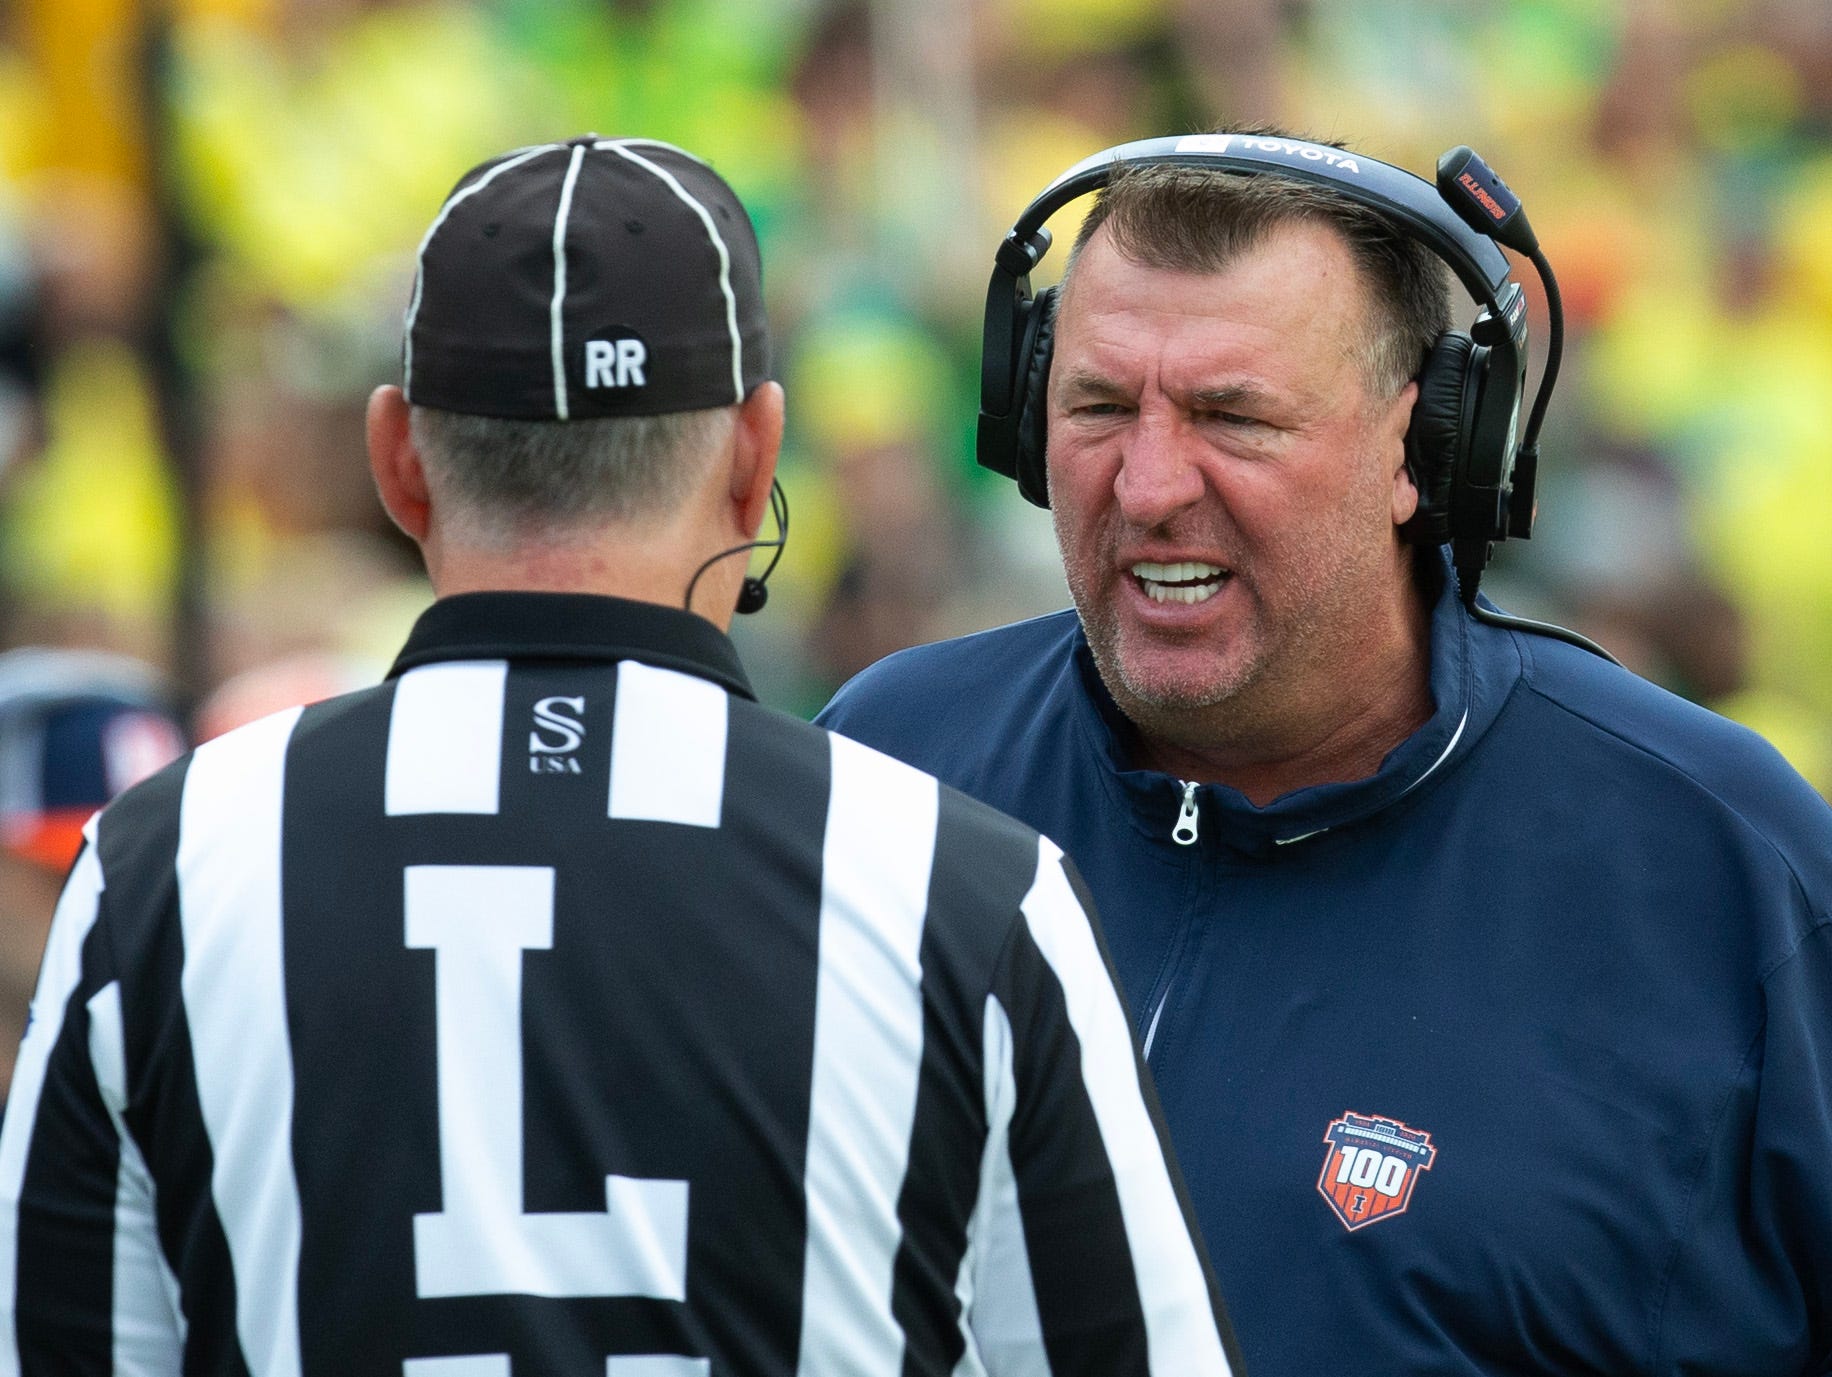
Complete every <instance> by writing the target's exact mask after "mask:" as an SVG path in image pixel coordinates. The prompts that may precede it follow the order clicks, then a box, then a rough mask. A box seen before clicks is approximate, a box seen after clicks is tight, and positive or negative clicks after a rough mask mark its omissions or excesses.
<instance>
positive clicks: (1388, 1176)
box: [1317, 1111, 1438, 1230]
mask: <svg viewBox="0 0 1832 1377" xmlns="http://www.w3.org/2000/svg"><path fill="white" fill-rule="evenodd" d="M1323 1141H1324V1143H1325V1144H1327V1146H1328V1149H1329V1150H1328V1151H1327V1152H1325V1153H1324V1155H1323V1171H1322V1173H1321V1174H1320V1175H1319V1176H1318V1177H1317V1189H1318V1191H1320V1192H1321V1193H1322V1195H1323V1198H1324V1199H1325V1200H1327V1201H1329V1206H1330V1208H1331V1209H1332V1210H1334V1211H1335V1212H1336V1217H1337V1218H1338V1219H1340V1220H1341V1221H1342V1224H1343V1227H1344V1228H1346V1229H1349V1230H1355V1229H1359V1228H1361V1227H1363V1226H1364V1225H1367V1224H1372V1223H1374V1222H1376V1221H1377V1220H1382V1219H1391V1218H1392V1217H1393V1216H1394V1215H1397V1214H1404V1213H1405V1212H1406V1206H1408V1205H1410V1204H1411V1203H1412V1188H1413V1187H1414V1186H1416V1185H1417V1184H1418V1179H1419V1173H1420V1172H1422V1171H1430V1170H1431V1164H1432V1163H1433V1162H1434V1161H1436V1160H1437V1156H1438V1150H1437V1149H1436V1148H1435V1147H1433V1146H1432V1145H1431V1135H1430V1134H1429V1133H1427V1132H1425V1131H1424V1130H1423V1129H1418V1128H1412V1127H1409V1126H1408V1125H1406V1124H1402V1123H1401V1122H1400V1121H1399V1120H1398V1119H1383V1118H1381V1117H1380V1116H1379V1115H1377V1114H1356V1113H1354V1112H1352V1111H1351V1112H1349V1113H1346V1114H1344V1115H1343V1116H1342V1117H1341V1118H1340V1119H1337V1120H1336V1121H1335V1122H1334V1123H1332V1124H1331V1125H1330V1126H1329V1128H1328V1129H1327V1130H1325V1132H1324V1134H1323Z"/></svg>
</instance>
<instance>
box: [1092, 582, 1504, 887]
mask: <svg viewBox="0 0 1832 1377" xmlns="http://www.w3.org/2000/svg"><path fill="white" fill-rule="evenodd" d="M1437 584H1438V592H1437V597H1436V601H1435V602H1434V604H1433V606H1432V612H1431V671H1430V684H1431V697H1432V704H1433V707H1432V714H1431V717H1430V718H1429V719H1428V720H1427V721H1426V722H1425V724H1424V725H1423V726H1421V727H1420V728H1419V729H1418V730H1417V731H1415V732H1414V733H1413V734H1412V735H1411V736H1409V737H1407V738H1406V739H1405V740H1404V741H1402V742H1401V743H1400V744H1399V745H1398V746H1396V747H1394V749H1393V750H1392V751H1391V752H1389V753H1388V755H1387V758H1386V759H1385V760H1384V761H1382V762H1381V766H1380V769H1379V770H1377V771H1376V772H1375V773H1374V774H1373V775H1371V776H1369V777H1368V778H1366V779H1359V780H1354V781H1352V782H1350V783H1346V784H1318V785H1312V786H1310V787H1309V788H1304V789H1298V790H1295V791H1293V792H1292V793H1289V794H1285V795H1283V796H1281V797H1279V798H1277V799H1274V800H1273V801H1272V802H1271V803H1269V804H1267V805H1265V806H1264V807H1258V806H1255V805H1254V804H1253V803H1251V802H1249V801H1248V800H1247V798H1246V796H1245V795H1243V794H1241V793H1240V792H1239V791H1238V790H1236V789H1232V788H1229V787H1228V786H1226V785H1223V784H1204V785H1201V786H1199V787H1198V789H1197V792H1196V803H1197V810H1198V824H1199V832H1200V835H1201V836H1202V837H1203V838H1204V839H1205V840H1206V839H1209V838H1218V839H1219V841H1220V843H1221V844H1222V845H1224V846H1227V847H1230V848H1233V849H1236V850H1243V851H1248V852H1258V853H1269V852H1271V851H1273V850H1275V849H1277V848H1279V847H1282V846H1287V845H1291V844H1293V843H1296V842H1301V841H1304V840H1306V839H1308V838H1310V837H1314V836H1317V835H1320V834H1322V833H1324V832H1329V831H1332V830H1334V829H1336V828H1340V827H1346V826H1348V825H1350V824H1352V823H1356V822H1360V821H1361V820H1363V819H1365V818H1368V817H1371V816H1373V815H1374V814H1377V813H1379V812H1382V811H1383V810H1385V809H1387V808H1390V807H1392V806H1394V805H1395V804H1397V803H1398V802H1399V801H1400V800H1401V799H1404V798H1406V797H1407V796H1408V795H1410V794H1412V793H1414V792H1415V791H1418V790H1422V789H1429V788H1431V787H1432V786H1433V784H1434V783H1435V782H1437V781H1438V780H1441V779H1442V778H1444V777H1445V776H1446V775H1447V774H1449V773H1450V772H1451V771H1452V770H1453V769H1454V768H1455V767H1456V765H1457V763H1458V762H1459V761H1460V760H1461V759H1462V758H1463V757H1464V756H1466V755H1467V754H1468V753H1469V751H1470V750H1471V748H1472V747H1473V746H1474V745H1475V743H1476V742H1477V741H1478V740H1480V739H1481V737H1482V735H1483V734H1484V733H1485V732H1486V731H1487V730H1488V728H1489V727H1490V726H1491V725H1492V724H1493V722H1494V720H1495V718H1496V717H1497V716H1498V715H1499V714H1500V711H1501V707H1502V705H1503V703H1504V702H1505V701H1506V699H1507V696H1508V693H1509V691H1510V690H1511V689H1512V688H1513V686H1514V683H1515V681H1516V680H1517V679H1518V677H1519V674H1520V669H1521V665H1520V659H1519V652H1518V650H1516V649H1515V647H1514V643H1513V640H1512V638H1511V637H1509V636H1508V635H1507V634H1506V633H1505V632H1498V631H1494V630H1492V629H1490V628H1487V627H1483V626H1481V625H1480V624H1479V623H1477V622H1476V621H1475V620H1474V619H1473V618H1472V617H1470V615H1469V614H1468V613H1467V612H1466V611H1465V610H1464V608H1463V605H1462V603H1461V602H1460V601H1459V600H1458V598H1457V593H1456V584H1455V580H1454V577H1453V576H1452V575H1451V574H1450V572H1449V567H1448V560H1446V561H1445V562H1444V571H1443V576H1442V577H1441V578H1438V579H1437ZM1074 657H1075V662H1076V663H1075V668H1076V670H1077V672H1078V676H1079V680H1080V683H1081V686H1082V689H1083V692H1082V693H1081V694H1080V695H1078V697H1079V698H1080V699H1081V700H1082V705H1083V706H1082V710H1081V712H1080V713H1079V715H1080V716H1081V718H1082V722H1083V726H1084V728H1085V729H1086V730H1087V732H1088V733H1089V735H1090V736H1091V738H1092V740H1093V742H1094V743H1095V745H1096V747H1097V749H1099V750H1100V751H1102V752H1103V753H1104V756H1105V759H1106V760H1107V762H1108V765H1109V766H1110V771H1109V772H1108V773H1109V775H1110V778H1111V779H1112V780H1113V781H1114V782H1115V783H1116V785H1117V787H1118V788H1119V789H1120V790H1121V791H1122V792H1124V793H1125V794H1126V795H1128V796H1129V802H1130V805H1131V810H1132V814H1133V817H1134V820H1135V822H1136V823H1137V824H1138V825H1139V827H1140V829H1141V830H1142V831H1145V832H1147V833H1149V834H1151V835H1154V836H1157V837H1161V838H1163V839H1164V840H1165V842H1166V844H1167V845H1168V844H1169V839H1170V834H1171V829H1172V826H1173V825H1174V823H1175V820H1176V818H1177V812H1178V808H1179V806H1180V804H1181V801H1182V794H1183V784H1182V782H1181V781H1179V780H1177V779H1175V778H1173V777H1172V776H1170V775H1166V774H1161V773H1159V772H1157V771H1155V770H1141V769H1137V768H1135V767H1134V766H1133V765H1132V764H1131V752H1130V741H1131V738H1132V734H1133V730H1134V729H1133V728H1132V726H1131V724H1130V723H1129V722H1128V721H1127V720H1126V719H1125V717H1124V716H1123V715H1122V714H1121V712H1120V710H1119V708H1118V706H1117V705H1116V704H1115V703H1114V701H1113V698H1112V696H1111V695H1110V694H1109V693H1108V692H1107V688H1106V685H1105V684H1103V683H1102V682H1101V679H1100V674H1099V672H1098V671H1097V670H1096V669H1095V666H1094V656H1093V652H1092V651H1091V650H1090V649H1089V647H1088V642H1087V637H1086V635H1085V634H1084V633H1083V632H1082V631H1081V630H1080V628H1079V627H1077V630H1076V632H1075V637H1074Z"/></svg>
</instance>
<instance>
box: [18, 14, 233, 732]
mask: <svg viewBox="0 0 1832 1377" xmlns="http://www.w3.org/2000/svg"><path fill="white" fill-rule="evenodd" d="M13 15H14V17H15V20H16V23H17V29H18V32H19V36H20V42H21V44H22V46H23V48H24V50H25V51H26V53H27V54H28V56H29V58H30V60H31V62H32V65H33V68H34V73H35V75H36V77H37V79H38V82H39V84H40V86H41V89H42V91H43V97H44V102H45V115H46V118H45V126H46V128H47V130H48V131H49V140H48V144H49V146H48V147H46V148H44V149H43V150H42V162H43V163H44V170H45V171H48V172H50V173H51V174H52V175H53V178H54V180H56V181H58V182H62V183H68V184H70V185H73V186H76V187H79V188H82V189H84V194H83V195H80V196H79V197H78V198H77V199H75V200H74V201H72V202H70V203H69V206H70V213H73V214H78V215H91V216H94V215H107V216H110V217H112V218H113V219H114V220H116V221H118V222H120V223H118V224H117V225H115V226H114V227H113V228H114V230H115V231H116V232H115V233H114V234H113V235H112V236H103V239H104V242H108V243H110V244H111V245H115V246H117V247H118V245H120V244H131V245H136V246H139V247H140V248H142V249H143V250H144V252H143V255H142V261H144V263H145V264H146V268H145V274H144V277H145V280H144V281H133V282H132V283H130V284H129V283H114V282H112V281H110V280H109V279H108V278H107V276H106V274H104V275H103V279H102V280H103V281H107V282H109V286H108V289H107V291H106V292H105V293H103V294H102V296H99V297H97V298H96V299H94V300H91V299H89V298H87V297H86V298H84V300H85V309H86V310H88V311H89V312H91V314H89V315H85V316H81V317H80V318H78V319H75V320H73V321H66V322H62V324H63V326H64V327H66V328H70V329H74V330H77V331H83V330H102V331H106V332H109V333H115V334H119V335H120V336H121V337H122V338H123V339H124V341H125V342H126V343H127V344H128V345H129V347H130V348H131V349H132V350H133V353H134V355H135V358H136V359H137V361H138V362H139V364H140V367H141V370H142V373H143V376H144V377H145V378H146V380H147V385H148V387H149V390H150V391H151V394H152V398H153V404H154V413H155V418H156V425H157V427H158V437H157V438H158V440H159V443H160V447H161V450H162V452H163V454H164V456H165V459H166V463H167V466H168V474H169V477H170V482H171V489H172V501H173V507H174V510H173V524H174V529H175V534H176V537H177V549H176V557H175V567H174V570H173V585H172V602H171V607H170V613H169V617H170V620H169V623H168V630H167V644H168V646H169V658H170V664H171V670H172V676H173V682H174V688H175V691H176V693H177V695H178V699H179V706H180V708H181V709H183V710H184V711H185V713H186V714H187V716H188V715H189V714H190V712H191V711H192V709H193V708H194V707H195V705H196V702H197V700H198V698H199V697H200V696H201V693H202V691H203V689H204V688H205V687H206V686H207V685H208V683H209V682H210V666H209V664H208V657H207V653H206V644H205V635H204V629H205V623H204V616H203V610H204V606H203V568H204V552H203V541H202V538H201V531H202V521H201V515H200V511H201V508H200V502H199V496H200V493H199V486H200V485H199V481H198V479H199V463H198V455H199V449H200V445H199V439H200V434H201V431H200V427H199V424H198V412H197V398H196V387H195V384H194V380H193V378H192V376H191V373H190V370H189V368H188V367H187V366H186V363H185V360H184V359H183V357H182V356H181V353H180V350H179V348H178V316H179V312H180V307H181V303H182V297H183V289H184V285H185V282H186V280H187V279H188V277H189V274H190V271H191V268H192V266H193V265H194V263H195V261H196V246H195V242H194V240H193V238H192V236H191V235H190V233H189V232H188V230H187V228H186V225H185V221H184V218H183V216H182V214H181V213H180V207H179V196H178V193H177V187H176V180H175V176H174V168H173V156H172V128H171V126H172V114H171V111H172V101H171V99H170V83H171V42H170V30H171V16H170V12H169V10H168V7H167V4H166V3H165V0H13ZM91 231H92V233H93V227H91ZM142 241H143V242H142ZM126 252H129V253H130V254H131V252H132V251H131V250H127V251H126ZM103 297H105V299H103Z"/></svg>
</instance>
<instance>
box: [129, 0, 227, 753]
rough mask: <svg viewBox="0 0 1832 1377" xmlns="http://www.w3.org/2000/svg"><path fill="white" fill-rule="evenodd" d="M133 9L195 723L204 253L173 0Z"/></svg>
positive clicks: (177, 586) (154, 325) (205, 663)
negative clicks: (189, 195)
mask: <svg viewBox="0 0 1832 1377" xmlns="http://www.w3.org/2000/svg"><path fill="white" fill-rule="evenodd" d="M136 8H137V10H138V12H139V16H140V24H139V36H140V40H141V41H140V54H141V63H140V74H141V81H140V93H141V112H142V123H141V128H142V129H143V130H144V138H145V148H146V170H147V200H148V204H149V209H150V211H151V221H152V225H151V230H152V236H151V237H152V254H151V256H150V257H151V263H152V283H151V287H150V291H149V294H148V300H147V311H146V317H145V320H146V323H145V328H144V331H143V333H142V336H141V341H140V351H141V356H142V361H143V363H144V366H145V368H146V374H147V380H148V384H149V386H150V388H151V390H152V394H153V401H154V408H155V414H156V415H157V417H158V425H159V438H160V442H161V448H162V449H163V450H164V452H165V459H166V466H167V471H168V473H169V475H170V477H171V484H172V502H173V512H172V522H173V533H174V537H175V540H174V556H173V567H172V607H171V624H170V636H171V641H170V644H171V663H172V677H173V686H174V688H175V690H176V692H177V695H178V702H179V708H180V710H181V711H182V712H183V713H184V717H185V721H186V723H187V724H190V725H195V723H194V717H195V714H196V710H197V705H198V703H199V702H200V701H201V700H202V698H203V696H204V694H205V693H206V692H207V691H208V689H209V687H210V685H211V684H212V682H213V674H212V665H211V656H210V637H209V621H208V615H207V614H208V607H207V603H206V597H205V594H206V586H205V585H206V578H207V572H206V571H207V565H208V550H207V548H206V537H205V530H204V515H203V506H204V502H203V499H204V492H203V487H204V475H203V443H204V427H203V415H202V401H201V398H200V396H199V389H198V384H197V376H196V372H195V370H194V369H193V368H192V366H191V361H190V360H189V359H188V358H187V357H186V356H185V352H184V347H183V340H182V339H181V326H180V322H181V320H182V318H183V314H184V307H185V300H186V295H187V291H188V288H189V286H190V282H191V278H192V274H193V272H194V270H195V269H196V267H197V264H198V262H199V259H200V258H201V251H200V245H199V243H198V240H197V236H196V235H195V234H194V233H193V232H192V229H191V225H190V221H189V219H188V218H187V217H186V215H185V212H184V200H183V189H182V185H181V181H180V178H179V174H178V166H177V163H178V155H177V136H176V130H175V128H174V124H175V113H174V111H175V102H174V100H173V95H172V90H173V82H174V62H175V58H174V53H173V20H172V7H171V4H170V0H140V3H139V4H138V6H137V7H136Z"/></svg>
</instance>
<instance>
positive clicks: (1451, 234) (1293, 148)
mask: <svg viewBox="0 0 1832 1377" xmlns="http://www.w3.org/2000/svg"><path fill="white" fill-rule="evenodd" d="M1160 163H1172V164H1177V165H1181V166H1185V167H1190V166H1199V167H1213V168H1215V169H1217V170H1219V171H1224V172H1226V171H1235V172H1244V173H1256V172H1275V173H1277V174H1279V175H1280V176H1282V177H1290V178H1292V179H1293V180H1295V181H1300V182H1315V183H1317V184H1319V185H1322V186H1327V187H1328V188H1329V189H1330V190H1331V191H1334V192H1336V193H1338V194H1339V195H1342V196H1344V197H1346V198H1347V199H1349V200H1351V201H1359V202H1360V203H1361V204H1362V205H1365V206H1369V207H1372V208H1373V209H1375V210H1378V211H1380V212H1382V213H1383V214H1386V215H1388V216H1390V217H1391V218H1393V219H1394V220H1397V221H1399V222H1400V223H1401V224H1403V225H1404V226H1405V228H1406V229H1407V230H1408V231H1409V232H1410V233H1411V234H1412V235H1413V236H1415V237H1416V238H1417V239H1418V240H1419V241H1420V242H1421V243H1423V244H1424V245H1425V246H1426V247H1428V248H1430V249H1432V250H1433V251H1434V252H1436V254H1437V255H1438V257H1440V258H1442V259H1443V260H1444V261H1445V263H1447V264H1448V265H1449V266H1450V269H1451V271H1452V272H1454V273H1456V275H1457V277H1458V279H1459V280H1460V281H1461V282H1462V283H1463V285H1464V287H1466V288H1467V289H1468V291H1469V294H1470V295H1471V296H1472V297H1474V298H1475V299H1476V300H1477V301H1479V302H1481V303H1482V304H1483V305H1485V306H1487V307H1489V309H1490V310H1492V311H1494V312H1495V314H1497V315H1500V314H1502V304H1501V293H1502V290H1503V289H1504V288H1505V287H1506V286H1507V284H1508V274H1509V269H1508V260H1507V256H1506V255H1505V254H1503V253H1502V252H1501V250H1500V249H1499V248H1497V247H1496V245H1495V243H1494V241H1493V240H1492V239H1490V238H1488V237H1486V236H1485V235H1482V234H1478V233H1477V232H1476V231H1475V230H1473V229H1471V228H1470V227H1469V226H1468V225H1467V224H1465V223H1464V222H1463V220H1462V219H1460V218H1459V216H1458V215H1457V214H1456V213H1455V212H1454V210H1453V207H1452V206H1451V205H1450V204H1447V203H1446V201H1445V199H1444V197H1443V196H1442V195H1441V194H1440V192H1439V191H1438V188H1437V187H1435V186H1433V185H1432V184H1431V183H1430V182H1428V181H1426V180H1425V179H1424V178H1423V177H1420V176H1418V175H1416V174H1415V173H1411V172H1408V171H1406V170H1405V169H1404V168H1400V167H1394V166H1392V165H1391V164H1389V163H1383V162H1380V161H1378V160H1376V159H1374V158H1370V157H1368V156H1367V155H1366V154H1362V153H1349V152H1345V151H1344V150H1343V149H1340V148H1332V147H1331V146H1330V145H1328V144H1321V143H1306V142H1305V141H1304V140H1302V139H1283V138H1266V137H1262V136H1260V135H1257V134H1185V135H1182V136H1180V137H1179V136H1172V137H1170V138H1159V139H1138V140H1135V141H1134V142H1132V143H1122V144H1119V145H1118V146H1116V147H1114V148H1109V149H1105V150H1103V151H1102V152H1099V153H1096V154H1094V155H1093V156H1092V157H1088V158H1083V159H1082V160H1081V161H1080V162H1078V163H1076V164H1075V166H1073V167H1071V168H1070V169H1069V170H1068V171H1067V172H1065V173H1063V174H1062V175H1061V176H1060V177H1058V178H1057V179H1056V180H1055V181H1053V182H1051V183H1050V184H1049V185H1048V186H1047V187H1045V188H1044V189H1043V192H1042V194H1041V195H1039V196H1038V197H1037V199H1036V200H1034V201H1032V202H1031V203H1030V205H1028V206H1026V207H1025V209H1024V213H1023V214H1022V215H1020V216H1019V217H1018V219H1017V223H1016V224H1014V225H1013V226H1012V227H1011V232H1010V233H1009V234H1007V235H1006V237H1005V238H1006V243H1007V244H1013V245H1017V246H1020V247H1021V246H1023V245H1026V244H1028V243H1029V241H1030V240H1031V237H1032V236H1033V235H1035V234H1036V232H1037V230H1038V229H1040V228H1041V227H1042V225H1043V222H1044V221H1045V220H1048V219H1049V218H1050V216H1051V215H1053V214H1055V213H1056V211H1058V210H1059V209H1061V208H1062V207H1063V206H1065V205H1067V204H1068V203H1069V202H1070V201H1073V200H1075V199H1076V198H1077V197H1078V196H1085V195H1086V194H1087V193H1088V192H1090V191H1094V190H1097V189H1098V188H1100V187H1103V186H1105V185H1106V184H1107V183H1108V182H1109V181H1111V180H1112V178H1113V173H1114V170H1115V164H1123V165H1125V166H1128V167H1140V166H1152V165H1154V164H1160ZM1021 251H1023V252H1024V253H1025V257H1027V258H1029V257H1030V254H1029V252H1028V251H1027V250H1022V248H1021ZM1005 260H1006V255H1005V253H1004V252H1003V251H1001V253H1000V256H999V261H1000V264H1001V266H1005V267H1007V269H1008V270H1010V268H1011V267H1014V266H1019V265H1017V264H1007V263H1006V261H1005ZM1032 261H1033V263H1034V259H1033V260H1032ZM1028 271H1029V269H1028V267H1022V268H1020V271H1019V272H1016V273H1013V276H1020V275H1022V273H1023V272H1028Z"/></svg>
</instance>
